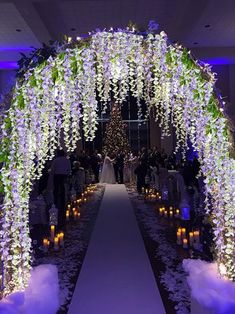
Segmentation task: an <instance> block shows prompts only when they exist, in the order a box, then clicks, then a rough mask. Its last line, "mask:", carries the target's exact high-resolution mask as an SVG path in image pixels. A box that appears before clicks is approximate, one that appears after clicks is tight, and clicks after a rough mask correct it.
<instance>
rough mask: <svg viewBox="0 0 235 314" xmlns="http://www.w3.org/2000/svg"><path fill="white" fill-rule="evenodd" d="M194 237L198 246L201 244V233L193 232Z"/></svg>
mask: <svg viewBox="0 0 235 314" xmlns="http://www.w3.org/2000/svg"><path fill="white" fill-rule="evenodd" d="M193 235H194V240H195V242H196V243H197V244H199V242H200V241H199V240H200V238H199V235H200V233H199V231H194V232H193Z"/></svg>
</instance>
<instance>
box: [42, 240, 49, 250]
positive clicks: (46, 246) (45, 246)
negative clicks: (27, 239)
mask: <svg viewBox="0 0 235 314" xmlns="http://www.w3.org/2000/svg"><path fill="white" fill-rule="evenodd" d="M48 247H49V245H48V240H47V239H46V238H44V239H43V250H44V252H48Z"/></svg>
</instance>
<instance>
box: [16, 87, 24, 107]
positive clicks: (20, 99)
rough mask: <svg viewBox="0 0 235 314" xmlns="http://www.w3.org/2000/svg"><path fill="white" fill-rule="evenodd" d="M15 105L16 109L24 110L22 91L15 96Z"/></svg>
mask: <svg viewBox="0 0 235 314" xmlns="http://www.w3.org/2000/svg"><path fill="white" fill-rule="evenodd" d="M17 104H18V107H19V108H20V109H24V108H25V102H24V96H23V94H22V91H21V93H20V94H19V95H18V96H17Z"/></svg>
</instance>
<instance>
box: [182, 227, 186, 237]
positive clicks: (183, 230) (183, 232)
mask: <svg viewBox="0 0 235 314" xmlns="http://www.w3.org/2000/svg"><path fill="white" fill-rule="evenodd" d="M185 233H186V229H185V228H182V237H183V238H184V237H185Z"/></svg>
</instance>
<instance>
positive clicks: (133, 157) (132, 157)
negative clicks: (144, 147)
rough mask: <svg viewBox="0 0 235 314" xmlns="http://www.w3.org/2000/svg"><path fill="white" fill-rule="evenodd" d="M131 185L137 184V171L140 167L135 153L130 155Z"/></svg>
mask: <svg viewBox="0 0 235 314" xmlns="http://www.w3.org/2000/svg"><path fill="white" fill-rule="evenodd" d="M129 161H130V183H131V184H134V183H136V176H135V169H136V168H137V166H138V163H139V160H138V157H137V155H136V154H135V153H130V159H129Z"/></svg>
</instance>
